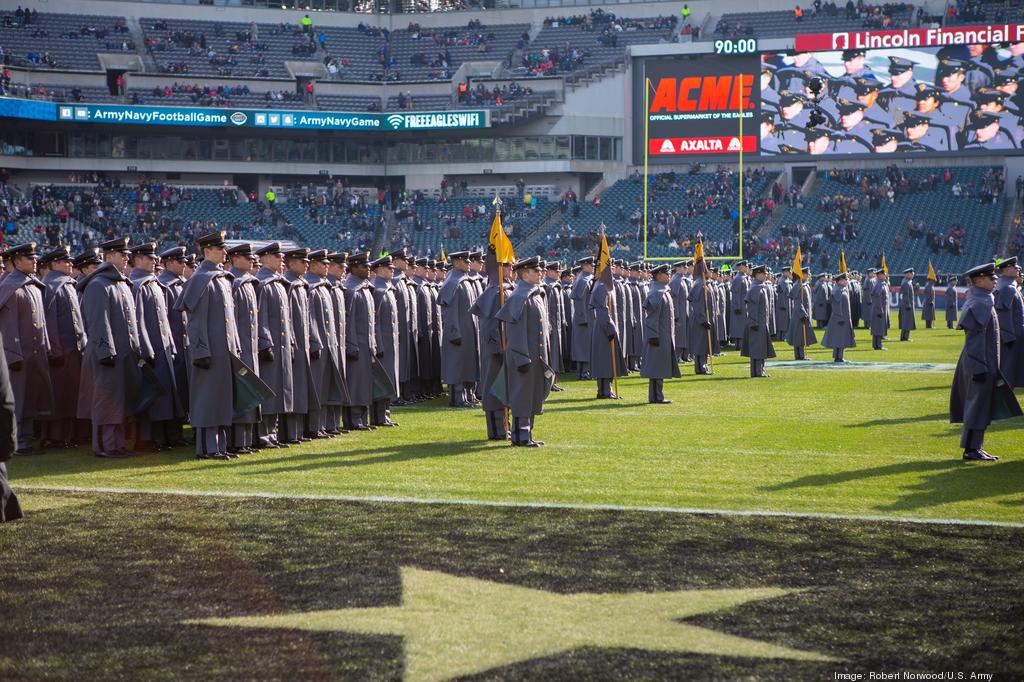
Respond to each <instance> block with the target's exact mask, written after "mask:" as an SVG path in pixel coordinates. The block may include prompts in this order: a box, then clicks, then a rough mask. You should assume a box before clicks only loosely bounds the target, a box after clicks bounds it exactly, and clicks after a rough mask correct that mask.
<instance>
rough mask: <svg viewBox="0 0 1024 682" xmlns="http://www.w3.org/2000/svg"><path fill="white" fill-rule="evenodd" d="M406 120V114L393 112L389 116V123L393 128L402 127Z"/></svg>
mask: <svg viewBox="0 0 1024 682" xmlns="http://www.w3.org/2000/svg"><path fill="white" fill-rule="evenodd" d="M404 122H405V116H403V115H402V114H391V115H390V116H388V125H390V126H391V127H392V128H401V127H402V123H404Z"/></svg>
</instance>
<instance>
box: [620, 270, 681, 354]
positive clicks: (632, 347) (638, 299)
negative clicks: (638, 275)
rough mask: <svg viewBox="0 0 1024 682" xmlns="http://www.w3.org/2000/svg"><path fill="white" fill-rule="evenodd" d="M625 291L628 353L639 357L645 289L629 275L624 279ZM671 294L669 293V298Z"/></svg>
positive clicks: (642, 343) (642, 331)
mask: <svg viewBox="0 0 1024 682" xmlns="http://www.w3.org/2000/svg"><path fill="white" fill-rule="evenodd" d="M626 292H627V293H628V294H629V333H630V341H629V348H628V354H629V355H631V356H636V357H640V356H641V355H643V352H644V345H645V340H644V299H646V298H647V291H645V290H644V284H643V282H641V281H640V280H638V279H635V278H633V277H630V278H629V279H627V280H626ZM671 297H672V294H671V293H669V300H671Z"/></svg>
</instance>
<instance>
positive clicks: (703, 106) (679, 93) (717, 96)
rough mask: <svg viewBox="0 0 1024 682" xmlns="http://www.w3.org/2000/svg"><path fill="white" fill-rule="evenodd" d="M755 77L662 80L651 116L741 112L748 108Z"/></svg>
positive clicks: (695, 77)
mask: <svg viewBox="0 0 1024 682" xmlns="http://www.w3.org/2000/svg"><path fill="white" fill-rule="evenodd" d="M753 86H754V77H753V76H752V75H750V74H741V75H738V76H688V77H686V78H661V79H659V80H658V86H657V88H656V89H655V92H654V99H652V100H651V110H650V113H652V114H656V113H659V112H662V111H669V112H671V111H742V110H744V109H747V108H748V107H749V102H750V91H751V89H752V88H753Z"/></svg>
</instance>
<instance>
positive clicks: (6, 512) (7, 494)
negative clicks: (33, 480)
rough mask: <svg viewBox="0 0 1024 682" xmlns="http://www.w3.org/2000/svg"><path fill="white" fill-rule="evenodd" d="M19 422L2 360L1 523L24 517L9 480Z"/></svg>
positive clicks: (0, 340)
mask: <svg viewBox="0 0 1024 682" xmlns="http://www.w3.org/2000/svg"><path fill="white" fill-rule="evenodd" d="M3 354H4V344H3V337H2V336H0V355H3ZM17 436H18V424H17V421H16V418H15V414H14V392H13V391H11V377H10V373H9V371H8V369H7V363H6V362H0V523H5V522H7V521H15V520H17V519H20V518H21V517H22V513H21V505H19V504H18V497H17V496H16V495H15V494H14V491H13V490H12V489H11V486H10V484H9V483H8V482H7V467H6V466H5V465H4V462H6V461H7V460H9V459H10V458H11V456H12V455H13V454H14V451H15V450H16V449H17Z"/></svg>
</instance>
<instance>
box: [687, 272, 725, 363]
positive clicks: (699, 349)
mask: <svg viewBox="0 0 1024 682" xmlns="http://www.w3.org/2000/svg"><path fill="white" fill-rule="evenodd" d="M713 287H714V282H708V283H707V285H706V286H705V284H704V279H703V278H701V277H697V278H695V279H694V280H693V284H692V285H691V286H690V324H689V330H688V335H689V342H690V347H689V350H690V353H691V354H692V355H714V354H715V353H717V352H718V344H719V339H720V338H721V337H720V336H719V335H718V334H719V333H718V327H717V325H716V324H715V322H716V315H715V305H716V303H715V296H714V291H713ZM706 324H710V325H711V328H710V329H708V328H707V327H706V326H705V325H706ZM709 338H710V347H709V345H708V339H709Z"/></svg>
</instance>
